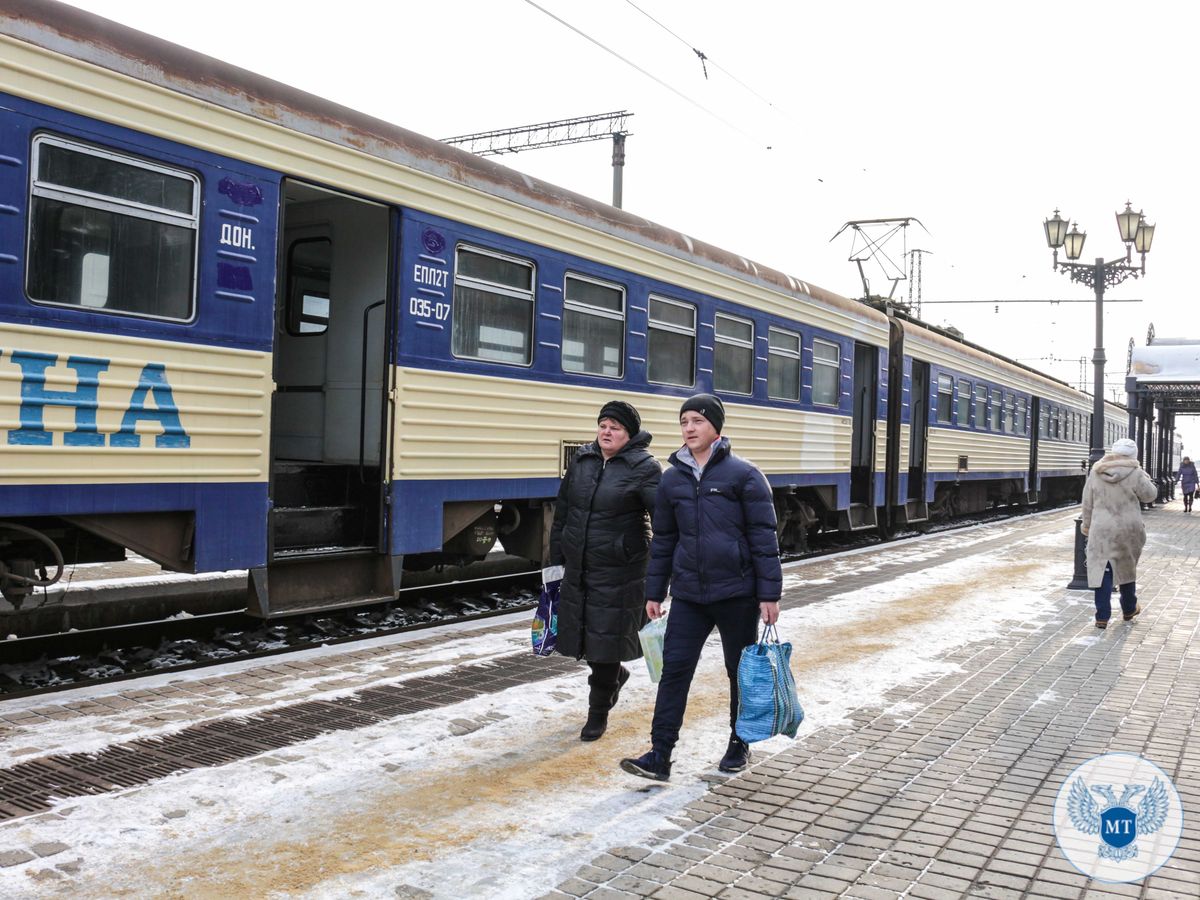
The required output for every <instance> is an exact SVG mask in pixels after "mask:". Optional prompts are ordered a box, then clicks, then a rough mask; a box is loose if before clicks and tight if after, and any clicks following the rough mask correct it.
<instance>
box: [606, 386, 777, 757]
mask: <svg viewBox="0 0 1200 900" xmlns="http://www.w3.org/2000/svg"><path fill="white" fill-rule="evenodd" d="M724 423H725V407H724V405H723V404H722V403H721V401H720V399H719V398H717V397H714V396H713V395H712V394H696V395H695V396H694V397H690V398H689V399H688V400H687V401H686V402H685V403H684V404H683V407H682V408H681V409H680V411H679V427H680V430H681V431H682V432H683V440H684V446H683V447H681V448H679V449H678V450H676V451H675V452H674V453H672V454H671V457H670V463H671V464H670V465H669V466H668V467H667V469H666V471H665V472H664V473H663V476H662V481H661V482H660V484H659V488H658V496H657V498H656V500H655V507H654V539H653V541H652V543H651V546H650V567H649V570H648V571H647V573H646V597H647V598H648V599H647V600H646V613H647V615H649V616H650V618H652V619H657V618H659V617H660V616H661V615H663V610H662V602H663V600H664V599H665V597H666V594H667V587H668V584H669V585H670V591H671V617H670V619H669V620H668V622H667V633H666V636H665V638H664V643H663V673H662V680H661V681H659V684H658V698H657V700H656V701H655V704H654V721H653V724H652V726H651V730H650V739H651V744H652V747H651V749H650V751H649V752H647V753H645V754H643V755H642V756H639V757H637V758H636V759H623V760H621V768H622V769H624V770H625V771H626V772H629V773H631V774H633V775H640V776H641V777H643V778H652V779H654V780H656V781H666V780H667V779H668V778H669V777H670V775H671V751H672V750H673V749H674V747H675V743H676V741H677V740H678V739H679V728H680V726H681V725H682V724H683V713H684V709H685V708H686V706H687V696H688V691H689V689H690V688H691V684H692V676H693V674H694V673H695V671H696V664H697V663H698V662H699V661H700V651H701V650H702V649H703V647H704V642H705V641H706V640H707V639H708V636H709V635H710V634H711V633H712V630H713V628H714V626H715V627H716V628H717V630H718V631H719V632H720V635H721V649H722V650H723V651H724V654H725V671H726V672H727V673H728V674H729V727H730V738H729V746H728V748H727V749H726V751H725V756H724V758H723V759H722V760H721V762H720V764H719V765H718V768H720V769H721V771H722V772H740V771H741V770H742V769H744V768H746V766H747V764H748V763H749V760H750V748H749V747H748V746H747V745H746V742H745V741H743V740H742V739H741V738H739V737H738V736H737V733H736V732H735V731H734V730H733V726H734V723H735V722H736V721H737V706H738V692H737V668H738V661H739V659H740V658H741V653H742V649H743V648H745V647H746V646H748V645H750V644H753V643H754V642H755V641H757V640H758V620H759V619H760V618H761V619H762V621H763V622H765V623H767V624H772V623H774V622H775V621H776V619H778V618H779V595H780V592H781V590H782V587H783V571H782V569H781V567H780V564H779V542H778V540H777V538H776V535H775V521H776V520H775V505H774V503H773V501H772V498H771V488H770V485H768V484H767V479H766V478H765V477H764V476H763V473H762V472H760V471H759V470H758V469H757V468H756V467H755V466H754V465H753V464H752V463H750V462H747V461H746V460H744V459H742V458H741V457H740V456H734V455H733V453H732V452H731V451H730V449H729V440H728V439H727V438H723V437H721V429H722V428H723V427H724Z"/></svg>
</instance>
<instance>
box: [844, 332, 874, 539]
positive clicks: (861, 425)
mask: <svg viewBox="0 0 1200 900" xmlns="http://www.w3.org/2000/svg"><path fill="white" fill-rule="evenodd" d="M878 372H879V349H878V348H877V347H872V346H871V345H869V344H859V343H856V344H855V345H854V382H853V388H852V390H853V398H854V400H853V402H854V406H853V418H852V424H851V437H850V507H849V509H847V510H846V511H845V512H844V513H842V514H841V515H842V516H844V517H845V518H844V519H843V520H842V522H841V523H839V524H840V526H841V529H842V530H849V531H858V530H860V529H864V528H874V527H876V525H877V522H878V519H877V513H876V510H875V421H876V414H877V413H876V410H877V406H878V398H879V391H878V385H877V383H876V378H877V374H878Z"/></svg>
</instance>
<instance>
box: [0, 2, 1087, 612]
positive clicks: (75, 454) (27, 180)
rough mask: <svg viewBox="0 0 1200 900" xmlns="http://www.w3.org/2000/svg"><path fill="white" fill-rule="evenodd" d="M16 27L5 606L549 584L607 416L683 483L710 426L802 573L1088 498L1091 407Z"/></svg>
mask: <svg viewBox="0 0 1200 900" xmlns="http://www.w3.org/2000/svg"><path fill="white" fill-rule="evenodd" d="M0 14H2V16H3V18H2V19H0V49H2V52H0V421H2V422H3V424H2V425H0V430H3V431H4V432H5V434H4V435H3V436H0V459H2V460H3V465H2V468H0V566H2V568H0V588H3V592H4V595H5V597H7V598H8V599H9V600H10V602H12V603H13V604H14V605H16V604H18V603H20V601H21V598H22V597H24V596H25V595H27V594H28V591H29V588H30V586H31V585H32V584H33V583H37V582H38V581H45V580H48V578H47V577H46V576H41V575H39V577H33V573H35V572H38V571H39V570H40V569H41V568H42V567H46V566H49V567H50V568H53V563H55V562H56V561H57V562H60V563H64V564H67V563H71V562H81V561H89V560H101V559H112V558H120V557H121V556H122V555H123V554H124V553H125V552H126V550H128V549H131V550H135V551H137V552H139V553H142V554H144V555H146V556H148V557H149V558H151V559H153V560H155V561H157V562H159V563H160V564H162V565H163V566H164V567H167V568H170V569H174V570H177V571H184V572H204V571H214V570H223V569H243V568H244V569H248V570H249V571H250V573H251V574H250V584H251V597H250V602H249V605H250V608H251V610H252V611H254V612H256V613H258V614H260V615H264V616H274V615H280V614H288V613H295V612H298V611H306V610H315V609H324V608H330V607H335V606H346V605H353V604H357V603H361V602H364V601H366V600H372V599H378V598H386V597H390V596H394V595H395V592H396V590H397V589H398V588H399V587H400V585H401V584H402V582H403V577H404V575H403V573H404V571H405V570H411V569H421V568H427V567H430V566H436V565H441V564H445V563H456V562H465V561H471V560H478V559H480V558H482V557H483V556H485V555H486V554H488V553H489V551H491V550H492V549H493V548H494V547H496V546H497V545H499V546H500V547H503V549H504V550H505V551H507V552H508V553H510V554H513V555H515V556H518V557H523V558H524V559H526V560H528V561H530V563H531V564H537V563H540V562H542V561H543V558H544V555H545V552H546V540H547V532H548V527H549V522H550V507H551V504H552V502H553V498H554V496H555V494H556V492H557V489H558V484H559V479H560V477H561V475H562V473H563V472H564V471H565V468H566V466H567V464H568V462H569V460H570V456H571V454H572V453H573V452H574V450H575V449H576V448H578V447H579V446H581V445H582V444H584V443H586V442H587V441H589V440H590V439H591V436H592V434H593V429H594V425H595V420H594V416H595V412H596V410H597V409H598V408H599V407H600V406H601V405H602V403H603V402H604V401H605V400H608V399H613V398H620V399H625V400H628V401H630V402H632V403H634V404H635V405H636V406H637V407H638V408H639V409H640V410H641V411H642V414H643V421H644V423H645V424H646V426H647V427H648V428H649V429H650V430H651V431H652V432H654V433H655V434H656V436H657V439H656V441H655V443H654V445H653V446H652V449H653V450H654V451H655V452H656V453H658V454H659V457H660V459H665V457H666V455H667V454H668V453H669V452H670V451H671V450H672V449H674V447H675V446H677V443H676V435H677V411H678V408H679V405H680V403H681V401H682V399H683V398H685V397H687V396H688V395H690V394H691V393H693V392H696V391H712V392H715V393H717V394H719V395H720V396H721V397H722V398H723V400H724V402H725V403H726V404H727V407H728V409H729V422H730V430H731V434H732V436H733V438H734V445H735V448H736V450H737V452H739V453H742V454H744V455H745V456H747V457H749V458H750V459H752V460H754V461H755V462H756V463H757V464H758V465H759V466H760V467H761V468H762V469H763V471H764V473H765V474H766V476H767V478H768V480H769V482H770V483H771V485H772V488H773V490H774V494H775V505H776V509H777V511H778V513H779V519H780V526H779V533H780V541H781V545H782V546H783V547H784V548H785V550H789V551H794V550H799V549H803V548H804V546H805V545H806V542H807V539H808V537H809V536H810V535H811V534H812V533H814V532H816V531H820V530H823V529H824V530H841V531H850V530H858V529H870V528H878V529H881V530H883V531H884V532H887V531H888V530H889V529H890V528H891V527H893V526H894V525H895V524H896V523H898V522H912V521H919V520H921V519H924V518H927V517H929V516H930V515H931V514H933V515H938V514H953V513H955V512H964V511H970V510H972V509H976V508H982V507H984V506H986V505H994V504H996V503H1007V502H1014V501H1021V502H1032V501H1033V500H1035V499H1037V497H1038V496H1039V493H1040V495H1041V496H1042V497H1043V498H1044V497H1045V495H1046V490H1047V486H1048V485H1049V484H1051V483H1057V482H1055V481H1054V480H1055V479H1059V480H1064V479H1066V480H1071V483H1072V484H1074V483H1075V482H1077V481H1078V480H1079V478H1080V475H1079V473H1078V470H1077V469H1076V468H1074V467H1076V466H1078V460H1077V459H1076V458H1075V456H1077V455H1078V448H1077V447H1076V445H1077V444H1078V443H1079V439H1080V438H1079V430H1078V427H1077V426H1078V422H1077V421H1076V420H1075V419H1074V418H1072V416H1076V415H1078V414H1079V413H1080V412H1081V411H1086V408H1087V403H1088V401H1087V399H1086V398H1085V397H1084V396H1083V395H1080V394H1077V393H1076V392H1074V391H1071V390H1070V389H1069V388H1068V387H1067V386H1066V385H1063V384H1061V383H1060V382H1056V381H1053V380H1052V379H1048V378H1045V377H1044V376H1041V375H1039V374H1038V373H1036V372H1033V371H1032V370H1029V369H1026V368H1024V367H1020V366H1017V365H1016V364H1013V363H1010V362H1008V361H1006V360H1003V359H1002V358H999V357H996V356H995V355H994V354H989V353H988V352H987V351H986V350H984V349H982V348H980V347H976V346H974V345H971V344H969V343H967V342H965V341H962V340H961V339H958V338H956V337H955V336H953V335H951V334H949V333H946V332H941V331H938V330H937V329H933V328H930V327H928V326H925V325H923V324H922V323H919V322H915V321H913V320H910V319H908V318H907V317H905V316H904V315H903V314H901V313H898V312H897V311H896V310H895V309H894V308H889V309H879V308H875V307H874V306H872V305H871V304H867V303H862V302H859V301H852V300H848V299H846V298H844V297H840V296H838V295H836V294H834V293H831V292H829V291H825V290H822V289H820V288H817V287H815V286H813V285H811V284H808V283H807V282H805V281H802V280H800V279H797V278H793V277H791V276H789V275H786V274H784V273H781V272H777V271H775V270H772V269H769V268H766V267H763V266H759V265H757V264H755V263H753V262H750V261H748V260H747V259H745V258H743V257H741V256H738V255H736V254H731V253H728V252H725V251H722V250H720V249H718V248H716V247H712V246H710V245H706V244H703V243H701V242H699V241H696V240H694V239H692V238H690V237H689V236H687V235H685V234H682V233H679V232H675V231H671V230H668V229H665V228H662V227H659V226H656V225H654V224H652V223H649V222H646V221H645V220H643V219H640V218H638V217H636V216H634V215H632V214H630V213H628V212H624V211H621V210H617V209H613V208H612V207H609V206H606V205H604V204H600V203H596V202H594V201H591V200H588V199H586V198H584V197H581V196H578V195H575V194H572V193H570V192H567V191H564V190H562V189H560V188H556V187H554V186H552V185H548V184H544V183H541V182H538V181H536V180H534V179H530V178H528V177H526V176H524V175H520V174H518V173H516V172H513V171H511V170H508V169H505V168H503V167H501V166H498V165H495V164H494V163H491V162H490V161H487V160H481V159H478V158H476V157H473V156H471V155H469V154H466V153H463V152H461V151H459V150H457V149H455V148H452V147H447V146H445V145H442V144H440V143H438V142H436V141H432V140H429V139H426V138H423V137H421V136H419V135H415V134H413V133H412V132H408V131H405V130H404V129H401V128H398V127H396V126H392V125H389V124H386V123H383V122H380V121H378V120H375V119H371V118H369V117H366V116H363V115H361V114H358V113H354V112H352V111H350V110H347V109H344V108H342V107H338V106H335V105H333V104H330V103H328V102H326V101H323V100H320V99H318V98H315V97H312V96H309V95H306V94H302V93H300V92H298V91H294V90H292V89H290V88H287V87H285V86H282V85H279V84H277V83H274V82H271V81H268V80H266V79H263V78H260V77H258V76H255V75H252V74H250V73H247V72H244V71H241V70H238V69H235V68H233V67H230V66H228V65H225V64H223V63H220V62H218V61H216V60H212V59H208V58H206V57H202V56H200V55H198V54H194V53H191V52H189V51H186V50H183V49H182V48H179V47H176V46H173V45H171V44H168V43H166V42H163V41H159V40H157V39H154V38H151V37H148V36H146V35H142V34H139V33H138V32H135V31H132V30H130V29H127V28H124V27H122V26H118V25H116V24H114V23H111V22H107V21H105V20H103V19H100V18H98V17H95V16H92V15H90V14H87V13H84V12H82V11H79V10H77V9H74V8H71V7H65V6H61V5H59V4H57V3H53V2H11V0H10V2H2V3H0ZM1051 410H1061V411H1063V415H1065V416H1066V418H1065V419H1064V418H1062V417H1060V416H1059V414H1058V412H1054V413H1053V414H1052V412H1051ZM1043 422H1044V423H1045V426H1044V428H1043V427H1042V425H1041V423H1043ZM1064 422H1065V423H1067V424H1066V425H1064ZM1067 434H1071V435H1074V437H1071V438H1068V437H1067V436H1066V435H1067ZM1059 445H1063V446H1062V448H1060V446H1059ZM1039 447H1044V448H1045V452H1044V455H1039ZM1073 454H1074V455H1073ZM1086 455H1087V454H1086V440H1085V441H1084V447H1083V457H1084V458H1086Z"/></svg>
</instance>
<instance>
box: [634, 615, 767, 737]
mask: <svg viewBox="0 0 1200 900" xmlns="http://www.w3.org/2000/svg"><path fill="white" fill-rule="evenodd" d="M670 609H671V614H670V616H669V617H668V618H667V633H666V635H664V637H663V672H662V679H661V680H660V681H659V682H658V698H657V699H656V700H655V702H654V721H653V723H652V724H651V726H650V740H651V744H652V745H653V747H654V749H655V750H657V751H659V752H660V753H662V754H664V755H665V756H666V757H667V758H668V759H669V758H670V756H671V751H672V750H673V749H674V748H675V742H676V741H678V740H679V729H680V727H681V726H682V725H683V713H684V710H686V709H687V698H688V691H689V690H691V687H692V676H693V675H695V673H696V664H697V663H698V662H699V661H700V651H701V650H702V649H703V648H704V642H705V641H706V640H708V636H709V635H710V634H712V630H713V628H714V627H715V628H716V629H717V631H718V632H719V633H720V635H721V650H722V652H723V653H724V655H725V671H726V672H727V673H728V675H729V730H730V731H732V730H733V726H734V723H735V722H737V708H738V691H737V670H738V663H739V662H740V661H741V658H742V650H743V648H745V647H748V646H749V645H750V644H753V643H755V642H756V641H757V640H758V620H759V608H758V601H757V600H755V599H754V598H753V597H735V598H732V599H730V600H719V601H717V602H716V603H689V602H688V601H687V600H680V599H678V598H675V599H672V600H671V607H670Z"/></svg>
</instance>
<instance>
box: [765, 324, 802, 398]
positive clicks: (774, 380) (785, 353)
mask: <svg viewBox="0 0 1200 900" xmlns="http://www.w3.org/2000/svg"><path fill="white" fill-rule="evenodd" d="M767 344H768V346H769V352H768V353H767V396H768V397H771V398H773V399H775V400H799V399H800V335H798V334H796V333H795V332H793V331H784V330H783V329H781V328H770V329H768V330H767Z"/></svg>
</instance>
